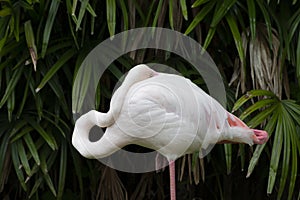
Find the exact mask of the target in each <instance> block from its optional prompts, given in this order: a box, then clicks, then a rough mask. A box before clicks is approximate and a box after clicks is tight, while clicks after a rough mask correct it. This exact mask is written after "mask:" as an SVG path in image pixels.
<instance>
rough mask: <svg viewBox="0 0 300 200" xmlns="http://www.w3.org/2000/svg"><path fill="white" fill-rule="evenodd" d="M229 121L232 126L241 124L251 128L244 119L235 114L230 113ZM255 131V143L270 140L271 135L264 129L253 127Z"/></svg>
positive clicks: (240, 125)
mask: <svg viewBox="0 0 300 200" xmlns="http://www.w3.org/2000/svg"><path fill="white" fill-rule="evenodd" d="M228 123H229V125H230V126H232V127H233V126H239V127H243V128H247V129H250V128H249V127H248V126H247V125H246V124H245V123H244V122H243V121H242V120H240V119H239V118H238V117H236V116H235V115H233V114H231V113H228ZM251 130H252V131H253V132H254V135H253V142H254V144H264V143H266V142H267V141H268V139H269V135H268V133H267V132H266V131H264V130H258V129H251Z"/></svg>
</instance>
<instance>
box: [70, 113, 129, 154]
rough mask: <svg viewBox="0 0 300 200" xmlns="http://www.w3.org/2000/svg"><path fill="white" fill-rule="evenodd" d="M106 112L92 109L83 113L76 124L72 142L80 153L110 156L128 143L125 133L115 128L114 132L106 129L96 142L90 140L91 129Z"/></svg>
mask: <svg viewBox="0 0 300 200" xmlns="http://www.w3.org/2000/svg"><path fill="white" fill-rule="evenodd" d="M103 114H105V113H100V112H97V111H94V110H92V111H90V112H88V113H86V114H85V115H82V116H81V117H80V118H79V119H78V120H77V121H76V124H75V128H74V132H73V137H72V144H73V146H74V147H75V148H76V149H77V150H78V151H79V153H80V154H81V155H82V156H84V157H86V158H96V159H97V158H103V157H106V156H109V155H111V154H113V153H114V152H116V151H117V150H119V149H120V148H122V147H123V146H125V145H126V141H125V140H124V139H123V138H122V136H123V134H122V133H121V134H120V133H119V132H120V131H118V130H115V129H114V131H113V132H114V134H111V133H110V131H108V130H106V132H105V133H104V135H103V136H102V137H101V138H100V139H99V140H98V141H96V142H91V141H90V140H89V132H90V130H91V129H92V128H93V127H94V126H95V125H97V124H98V119H99V118H101V116H102V115H103Z"/></svg>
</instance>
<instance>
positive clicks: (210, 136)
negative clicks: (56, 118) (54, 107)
mask: <svg viewBox="0 0 300 200" xmlns="http://www.w3.org/2000/svg"><path fill="white" fill-rule="evenodd" d="M95 125H97V126H100V127H106V131H105V133H104V135H103V136H102V137H101V138H100V139H99V140H98V141H96V142H91V141H90V140H89V131H90V129H91V128H92V127H93V126H95ZM267 140H268V134H267V132H265V131H262V130H256V129H250V128H249V127H248V126H246V125H245V124H244V123H243V122H242V121H241V120H240V119H239V118H237V117H236V116H234V115H233V114H231V113H229V112H227V111H226V110H225V109H224V108H223V107H222V106H221V105H220V104H219V103H218V102H217V101H216V100H215V99H213V98H212V97H211V96H209V95H208V94H206V93H205V92H204V91H203V90H202V89H200V88H199V87H197V86H196V85H195V84H193V83H192V82H191V81H190V80H189V79H186V78H184V77H181V76H178V75H173V74H165V73H158V72H156V71H154V70H152V69H150V68H149V67H148V66H146V65H143V64H142V65H138V66H136V67H134V68H132V69H131V70H130V71H129V73H128V75H127V76H126V78H125V80H124V82H123V83H122V85H121V86H120V87H119V88H118V89H117V91H116V92H115V93H114V95H113V97H112V99H111V103H110V110H109V111H108V112H107V113H101V112H97V111H95V110H92V111H90V112H88V113H86V114H84V115H82V116H81V117H80V118H79V119H78V120H77V121H76V124H75V128H74V133H73V138H72V143H73V145H74V147H75V148H76V149H77V150H78V151H79V152H80V154H81V155H83V156H84V157H87V158H103V157H106V156H109V155H111V154H112V153H114V152H115V151H117V150H119V149H120V148H122V147H124V146H126V145H128V144H137V145H141V146H144V147H147V148H150V149H154V150H156V151H158V152H159V153H160V154H162V155H163V156H165V157H166V158H167V160H168V162H169V171H170V195H171V200H175V199H176V191H175V163H174V162H175V160H176V159H177V158H179V157H181V156H182V155H184V154H189V153H193V152H196V151H201V149H207V148H208V147H209V146H211V145H214V144H216V143H224V142H233V143H246V144H249V145H252V144H263V143H265V142H266V141H267Z"/></svg>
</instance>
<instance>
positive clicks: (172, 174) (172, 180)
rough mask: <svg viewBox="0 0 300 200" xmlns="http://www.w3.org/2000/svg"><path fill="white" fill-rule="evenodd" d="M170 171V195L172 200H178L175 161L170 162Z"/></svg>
mask: <svg viewBox="0 0 300 200" xmlns="http://www.w3.org/2000/svg"><path fill="white" fill-rule="evenodd" d="M169 171H170V195H171V200H176V184H175V161H174V160H171V161H170V162H169Z"/></svg>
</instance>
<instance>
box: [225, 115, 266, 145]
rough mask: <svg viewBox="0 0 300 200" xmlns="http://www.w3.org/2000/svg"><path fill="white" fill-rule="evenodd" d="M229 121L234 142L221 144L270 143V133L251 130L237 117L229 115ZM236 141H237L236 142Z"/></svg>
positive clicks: (226, 141)
mask: <svg viewBox="0 0 300 200" xmlns="http://www.w3.org/2000/svg"><path fill="white" fill-rule="evenodd" d="M227 115H228V118H227V121H228V123H229V126H230V127H231V129H230V130H231V132H232V136H231V138H232V139H233V140H229V141H228V140H223V141H221V142H220V143H240V142H242V143H248V144H250V145H252V144H264V143H266V142H267V141H268V139H269V136H268V133H267V132H266V131H264V130H258V129H251V128H249V127H248V126H247V125H246V124H245V123H244V122H243V121H242V120H240V119H239V118H238V117H236V116H235V115H233V114H231V113H228V114H227ZM235 139H236V140H235Z"/></svg>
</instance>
